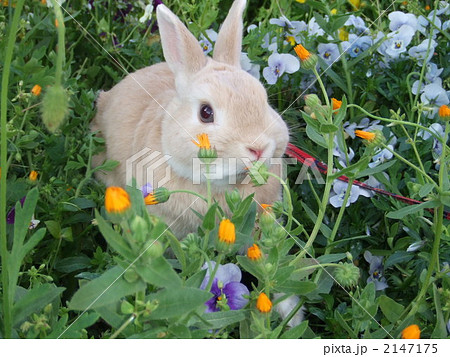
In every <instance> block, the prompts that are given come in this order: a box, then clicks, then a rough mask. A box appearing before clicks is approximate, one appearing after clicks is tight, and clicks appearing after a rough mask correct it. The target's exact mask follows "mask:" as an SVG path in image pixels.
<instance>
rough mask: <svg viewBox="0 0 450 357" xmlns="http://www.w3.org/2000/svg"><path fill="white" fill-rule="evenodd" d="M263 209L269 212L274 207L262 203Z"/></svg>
mask: <svg viewBox="0 0 450 357" xmlns="http://www.w3.org/2000/svg"><path fill="white" fill-rule="evenodd" d="M261 207H262V208H263V209H264V210H266V211H267V210H269V209H271V207H272V205H269V204H267V203H261Z"/></svg>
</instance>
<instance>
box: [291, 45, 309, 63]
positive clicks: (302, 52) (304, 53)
mask: <svg viewBox="0 0 450 357" xmlns="http://www.w3.org/2000/svg"><path fill="white" fill-rule="evenodd" d="M294 51H295V53H296V54H297V56H298V57H299V58H300V60H302V61H306V60H307V59H308V58H309V57H310V56H311V54H310V53H309V51H308V50H307V49H306V48H305V47H303V46H302V45H300V44H298V45H297V46H295V47H294Z"/></svg>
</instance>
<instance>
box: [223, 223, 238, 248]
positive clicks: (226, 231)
mask: <svg viewBox="0 0 450 357" xmlns="http://www.w3.org/2000/svg"><path fill="white" fill-rule="evenodd" d="M219 241H220V242H224V243H226V244H233V243H234V242H235V241H236V229H235V226H234V223H232V222H231V221H230V220H229V219H222V221H221V222H220V225H219Z"/></svg>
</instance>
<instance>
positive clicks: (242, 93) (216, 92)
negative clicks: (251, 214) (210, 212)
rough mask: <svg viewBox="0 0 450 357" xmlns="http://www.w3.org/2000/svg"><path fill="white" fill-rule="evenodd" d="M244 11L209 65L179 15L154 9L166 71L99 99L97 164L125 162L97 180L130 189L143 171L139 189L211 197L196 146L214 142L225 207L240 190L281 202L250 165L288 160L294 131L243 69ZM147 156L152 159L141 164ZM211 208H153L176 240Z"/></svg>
mask: <svg viewBox="0 0 450 357" xmlns="http://www.w3.org/2000/svg"><path fill="white" fill-rule="evenodd" d="M245 4H246V1H245V0H235V1H234V3H233V5H232V7H231V9H230V11H229V13H228V15H227V18H226V19H225V21H224V23H223V25H222V27H221V29H220V31H219V35H218V38H217V41H216V44H215V48H214V55H213V57H212V58H210V57H208V56H205V54H204V53H203V50H202V48H201V47H200V45H199V43H198V41H197V40H196V38H195V37H194V36H193V35H192V34H191V33H190V32H189V30H188V29H187V28H186V26H185V25H184V24H183V23H182V22H181V21H180V20H179V19H178V17H177V16H176V15H175V14H174V13H172V12H171V11H170V10H169V9H168V8H167V7H165V6H164V5H159V6H158V7H157V20H158V25H159V29H160V36H161V43H162V47H163V53H164V57H165V60H166V62H163V63H159V64H155V65H152V66H150V67H146V68H143V69H140V70H138V71H136V72H134V73H132V74H128V75H127V76H126V77H125V78H124V79H123V80H122V81H121V82H119V83H118V84H117V85H116V86H114V87H113V88H112V89H111V90H109V91H107V92H102V93H100V95H99V98H98V100H97V114H96V116H95V118H94V119H93V121H92V124H91V129H92V130H93V131H99V133H100V134H99V135H101V136H103V138H104V139H105V142H106V150H105V152H103V153H101V154H100V155H97V156H95V157H94V160H93V161H94V166H98V165H100V164H101V163H102V162H103V161H104V160H105V159H113V160H117V161H119V163H120V164H119V166H118V167H117V168H116V169H115V170H114V171H112V172H98V173H97V178H98V179H100V180H102V181H103V182H104V183H105V184H106V185H107V186H111V185H115V186H125V185H126V184H131V182H127V181H130V173H129V172H127V166H128V170H130V167H131V164H130V162H131V163H132V164H134V165H135V166H136V165H137V166H136V167H138V166H139V165H141V169H144V168H145V175H147V177H135V178H136V180H137V183H138V185H143V184H145V183H147V182H149V180H148V176H150V177H151V178H152V180H151V181H152V182H150V183H151V184H152V185H153V188H156V187H159V186H164V187H166V188H168V189H169V190H192V191H196V192H198V193H200V194H203V195H206V185H205V184H204V178H203V179H202V184H198V181H196V178H198V177H200V175H199V170H200V171H201V172H203V171H204V169H205V168H204V165H203V166H199V165H198V159H197V161H195V160H196V158H197V154H198V147H197V146H196V145H194V144H193V143H192V140H193V139H195V138H196V136H197V135H198V134H200V133H207V134H208V136H209V139H210V142H211V145H212V146H213V147H215V149H216V150H217V154H218V158H219V159H218V161H219V162H220V166H221V167H223V175H222V178H218V179H215V180H214V179H213V180H212V193H213V197H214V199H215V200H216V201H217V202H219V204H220V205H221V207H226V206H227V205H226V203H225V198H224V197H225V196H224V193H225V192H226V191H229V190H232V189H234V188H238V189H239V191H240V192H241V194H242V195H245V196H246V195H249V194H251V193H253V192H254V193H255V196H254V199H255V200H256V201H257V202H258V203H272V202H273V201H276V200H278V199H280V197H281V186H280V184H279V182H278V181H277V180H275V179H273V178H272V177H271V178H269V180H268V182H267V184H264V185H262V186H259V187H253V186H252V184H251V182H249V179H248V177H247V178H246V179H245V177H246V173H245V172H246V171H245V168H246V167H247V166H248V163H249V162H250V161H253V160H256V159H258V156H261V157H262V158H265V159H270V158H281V157H282V155H283V153H284V151H285V148H286V146H287V143H288V140H289V133H288V129H287V126H286V124H285V123H284V121H283V120H282V119H281V117H280V116H279V115H278V114H277V113H276V112H275V111H274V110H273V109H272V108H271V107H270V105H269V104H268V102H267V94H266V91H265V89H264V87H263V86H262V84H261V83H260V82H259V81H258V80H257V79H255V78H254V77H252V76H251V75H250V74H248V73H247V72H245V71H243V70H242V69H241V67H240V55H241V45H242V31H243V23H242V13H243V11H244V8H245ZM204 104H207V105H209V106H210V107H211V108H212V109H213V112H214V114H213V116H214V121H213V122H209V123H204V122H202V121H201V120H200V119H201V118H200V116H199V111H200V108H201V106H202V105H204ZM146 148H147V149H146ZM149 149H150V150H149ZM142 150H144V154H145V155H143V157H144V158H145V159H142V158H139V157H138V156H139V153H142V152H143V151H142ZM145 150H148V153H147V154H146V152H145ZM133 155H134V156H137V158H133V157H134V156H133ZM156 155H159V156H156ZM164 158H165V159H164ZM166 159H168V160H167V161H165V160H166ZM127 160H128V161H127ZM158 160H159V161H158ZM139 161H142V162H141V163H139ZM268 162H269V161H268V160H266V163H268ZM222 163H223V165H222ZM149 166H152V167H154V169H152V168H150V169H148V168H147V167H149ZM217 166H219V164H218V165H217ZM199 167H200V168H199ZM280 169H281V165H271V166H270V170H271V171H272V172H275V173H277V174H280V172H281V170H280ZM217 170H219V169H217ZM136 172H137V171H136ZM218 172H219V171H218ZM145 175H140V176H145ZM127 176H128V179H127ZM138 176H139V175H138ZM243 181H244V182H243ZM206 209H207V205H206V203H205V202H204V201H203V200H201V199H199V198H197V197H195V196H193V195H190V194H186V193H177V194H173V195H172V196H171V198H170V199H169V201H167V202H165V203H162V204H158V205H152V206H148V210H149V212H150V213H152V214H155V215H157V216H159V217H161V218H162V219H163V220H164V221H165V222H166V223H167V224H168V225H169V227H170V228H171V229H172V231H173V232H174V233H175V234H176V235H177V236H178V237H179V238H183V237H184V236H185V235H186V234H187V233H189V232H194V231H196V230H197V227H198V225H199V223H200V220H199V219H198V218H197V216H196V215H195V213H194V212H193V211H192V210H195V211H197V212H200V213H205V211H206Z"/></svg>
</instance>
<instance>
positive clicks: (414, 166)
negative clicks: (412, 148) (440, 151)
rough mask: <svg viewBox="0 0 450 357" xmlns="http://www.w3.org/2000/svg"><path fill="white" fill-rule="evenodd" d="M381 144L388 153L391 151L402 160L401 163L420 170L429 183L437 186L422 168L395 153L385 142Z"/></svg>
mask: <svg viewBox="0 0 450 357" xmlns="http://www.w3.org/2000/svg"><path fill="white" fill-rule="evenodd" d="M381 146H382V147H383V148H385V149H386V150H387V151H389V152H390V153H392V154H393V155H394V156H395V157H396V158H397V159H399V160H400V161H402V162H403V163H405V164H406V165H408V166H410V167H412V168H413V169H414V170H416V171H417V172H420V173H421V174H422V175H423V176H424V177H425V178H426V179H427V180H428V181H430V183H432V184H433V185H434V186H436V187H437V186H438V185H437V184H436V182H434V180H433V179H432V178H431V177H430V176H429V175H428V174H427V173H426V172H425V171H424V170H422V169H421V168H420V167H417V166H416V165H414V164H413V163H411V162H409V161H408V160H406V159H405V158H404V157H403V156H401V155H400V154H397V153H396V152H395V151H394V150H392V149H391V148H390V147H388V146H387V145H385V144H381Z"/></svg>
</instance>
